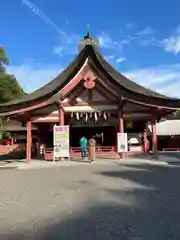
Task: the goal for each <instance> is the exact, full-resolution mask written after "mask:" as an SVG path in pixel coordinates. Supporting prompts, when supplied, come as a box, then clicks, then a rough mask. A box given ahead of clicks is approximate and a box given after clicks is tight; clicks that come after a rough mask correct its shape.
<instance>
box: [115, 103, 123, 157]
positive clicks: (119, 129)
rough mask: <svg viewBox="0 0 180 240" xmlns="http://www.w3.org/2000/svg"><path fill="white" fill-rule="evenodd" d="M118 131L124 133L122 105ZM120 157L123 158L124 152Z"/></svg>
mask: <svg viewBox="0 0 180 240" xmlns="http://www.w3.org/2000/svg"><path fill="white" fill-rule="evenodd" d="M118 132H119V133H124V118H123V111H122V106H120V108H119V113H118ZM117 153H118V142H117ZM118 154H119V153H118ZM120 157H121V158H123V157H124V153H120Z"/></svg>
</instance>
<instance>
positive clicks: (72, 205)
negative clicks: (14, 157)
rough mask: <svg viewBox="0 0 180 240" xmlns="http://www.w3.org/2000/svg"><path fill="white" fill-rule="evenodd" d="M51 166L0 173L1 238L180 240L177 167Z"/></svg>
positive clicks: (115, 162) (178, 175)
mask: <svg viewBox="0 0 180 240" xmlns="http://www.w3.org/2000/svg"><path fill="white" fill-rule="evenodd" d="M134 162H135V161H134ZM55 164H57V165H60V166H63V167H58V168H57V167H53V168H52V167H51V168H36V169H29V170H28V171H19V170H14V169H12V170H11V169H9V170H3V171H0V194H1V198H0V239H3V240H6V239H13V240H14V239H15V240H16V239H22V240H24V239H33V240H34V239H38V240H39V239H42V240H43V239H61V240H71V239H72V240H74V239H77V240H78V239H80V240H81V239H86V240H92V239H93V240H98V239H103V240H106V239H108V240H109V239H113V240H114V239H115V240H116V239H117V240H119V239H123V240H129V239H132V240H133V239H134V240H135V239H136V240H137V239H141V240H152V239H157V240H179V239H180V204H179V199H180V190H179V184H178V183H179V182H180V167H179V166H178V165H174V166H173V167H169V165H152V164H146V163H144V162H143V161H142V162H141V164H140V163H139V164H133V163H131V164H130V162H129V164H128V165H123V164H122V163H120V162H117V161H114V162H113V161H111V162H110V161H102V162H101V163H100V162H99V163H93V164H85V163H84V164H82V163H66V164H65V163H55ZM63 164H64V165H63ZM64 166H66V167H64Z"/></svg>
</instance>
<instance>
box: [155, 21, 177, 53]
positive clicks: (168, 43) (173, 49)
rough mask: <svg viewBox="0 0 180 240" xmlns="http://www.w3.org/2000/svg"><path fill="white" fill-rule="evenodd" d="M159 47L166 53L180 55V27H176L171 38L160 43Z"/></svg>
mask: <svg viewBox="0 0 180 240" xmlns="http://www.w3.org/2000/svg"><path fill="white" fill-rule="evenodd" d="M160 45H161V46H162V47H163V48H164V50H165V51H166V52H170V53H174V54H178V53H180V26H177V27H176V29H175V30H174V31H173V34H172V35H171V36H169V37H167V38H165V39H163V40H162V41H160Z"/></svg>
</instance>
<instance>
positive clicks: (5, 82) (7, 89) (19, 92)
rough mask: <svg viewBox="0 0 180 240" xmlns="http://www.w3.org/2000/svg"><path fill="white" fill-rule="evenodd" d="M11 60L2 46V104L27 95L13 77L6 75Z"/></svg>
mask: <svg viewBox="0 0 180 240" xmlns="http://www.w3.org/2000/svg"><path fill="white" fill-rule="evenodd" d="M8 64H9V58H8V57H7V55H6V52H5V50H4V48H3V47H2V46H0V104H1V103H5V102H9V101H12V100H14V99H16V98H20V97H22V96H23V95H25V92H24V91H23V89H22V88H21V87H20V85H19V84H18V82H17V80H16V78H15V77H14V76H13V75H10V74H7V73H6V66H7V65H8Z"/></svg>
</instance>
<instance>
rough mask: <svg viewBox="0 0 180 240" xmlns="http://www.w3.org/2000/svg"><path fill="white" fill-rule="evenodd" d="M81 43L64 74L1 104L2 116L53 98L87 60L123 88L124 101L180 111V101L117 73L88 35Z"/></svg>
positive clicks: (0, 112)
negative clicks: (19, 97) (21, 96)
mask: <svg viewBox="0 0 180 240" xmlns="http://www.w3.org/2000/svg"><path fill="white" fill-rule="evenodd" d="M81 43H82V44H83V47H82V48H81V50H80V51H79V53H78V55H77V56H76V58H75V59H74V61H73V62H72V63H71V64H70V65H69V66H68V67H67V68H66V69H65V70H64V71H63V72H61V73H60V74H59V75H58V76H57V77H56V78H54V79H53V80H52V81H51V82H49V83H48V84H46V85H45V86H43V87H41V88H40V89H38V90H36V91H34V92H33V93H30V94H28V95H25V96H24V97H23V98H21V99H17V100H14V101H11V102H8V103H5V104H0V115H2V114H3V112H7V111H8V112H9V111H12V110H14V109H19V108H22V107H26V106H31V105H33V104H37V103H40V102H42V101H44V100H47V99H50V98H52V97H53V96H55V95H56V94H57V93H58V92H59V91H60V90H61V89H62V88H63V87H64V86H65V85H66V84H67V83H68V82H69V81H70V80H71V79H72V78H73V77H74V76H75V75H76V74H77V73H78V72H79V71H80V69H81V68H82V66H83V65H84V63H85V61H86V60H87V59H88V64H89V65H90V66H92V68H94V69H97V70H98V71H99V72H101V73H102V74H103V75H105V76H106V78H107V79H108V80H109V81H111V82H114V83H115V84H116V85H117V86H118V87H119V89H120V91H119V95H120V96H122V97H123V98H125V99H129V100H132V101H138V102H143V103H145V104H147V105H148V104H151V105H155V106H164V107H166V108H178V107H179V106H180V100H179V99H175V98H170V97H167V96H164V95H162V94H158V93H156V92H154V91H151V90H149V89H147V88H145V87H143V86H140V85H139V84H137V83H135V82H133V81H132V80H130V79H129V78H127V77H125V76H124V75H122V74H121V73H120V72H118V71H117V70H115V69H114V68H113V67H112V66H111V65H110V64H109V63H108V62H107V61H106V60H105V59H104V57H103V56H102V55H101V53H100V51H99V50H98V48H97V42H96V41H95V40H93V39H92V38H91V37H90V36H89V35H88V36H85V37H84V39H83V42H82V41H81Z"/></svg>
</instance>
